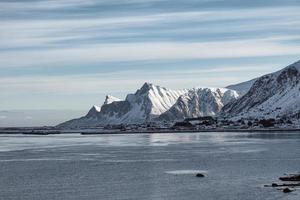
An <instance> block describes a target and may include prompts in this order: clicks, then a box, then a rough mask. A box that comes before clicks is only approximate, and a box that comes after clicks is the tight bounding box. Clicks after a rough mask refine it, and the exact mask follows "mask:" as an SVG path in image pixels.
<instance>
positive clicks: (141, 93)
mask: <svg viewBox="0 0 300 200" xmlns="http://www.w3.org/2000/svg"><path fill="white" fill-rule="evenodd" d="M186 92H187V90H170V89H167V88H164V87H159V86H155V85H153V84H150V83H145V84H144V85H143V86H142V87H141V88H140V89H139V90H137V91H136V93H134V94H129V95H127V97H126V99H125V100H124V101H120V100H116V99H114V101H113V102H111V103H108V102H109V101H105V103H104V104H103V106H102V107H101V109H100V111H99V112H98V110H97V109H96V108H95V107H93V108H92V109H91V110H90V111H89V113H88V114H87V115H86V116H84V117H82V118H79V119H74V120H71V121H68V122H65V123H63V124H61V125H60V126H64V127H80V126H95V125H99V124H120V123H140V122H145V121H150V120H152V119H153V118H156V117H158V116H159V115H161V114H162V113H164V112H166V111H167V110H168V109H169V108H170V107H171V106H173V105H174V103H175V102H176V100H177V99H178V98H179V96H180V95H182V94H184V93H186ZM111 99H112V98H111Z"/></svg>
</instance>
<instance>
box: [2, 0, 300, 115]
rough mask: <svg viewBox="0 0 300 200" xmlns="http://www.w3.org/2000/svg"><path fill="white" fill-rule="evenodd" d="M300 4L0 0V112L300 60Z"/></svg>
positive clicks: (239, 76) (244, 73)
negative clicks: (151, 83) (149, 84)
mask: <svg viewBox="0 0 300 200" xmlns="http://www.w3.org/2000/svg"><path fill="white" fill-rule="evenodd" d="M299 10H300V2H299V0H285V1H282V0H264V1H262V0H248V1H246V0H243V1H241V0H122V1H121V0H1V2H0V63H1V65H0V71H1V73H0V110H11V109H72V110H87V109H89V108H90V107H91V106H92V105H93V104H101V103H102V102H103V100H104V99H103V98H104V96H105V95H106V94H112V95H114V96H117V97H120V98H124V96H125V94H126V93H128V92H134V91H135V90H136V89H137V88H139V87H140V86H141V85H142V84H143V82H146V81H147V82H153V83H154V84H157V85H162V86H165V87H169V88H172V89H177V88H178V89H180V88H191V87H195V86H212V87H225V86H226V85H228V84H233V83H238V82H242V81H246V80H249V79H251V78H255V77H257V76H260V75H262V74H265V73H269V72H273V71H275V70H278V69H280V68H282V67H284V66H286V65H288V64H290V63H292V62H294V61H296V60H299V59H300V56H299V55H300V34H299V33H300V12H299ZM0 120H1V119H0Z"/></svg>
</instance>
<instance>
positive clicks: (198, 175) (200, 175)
mask: <svg viewBox="0 0 300 200" xmlns="http://www.w3.org/2000/svg"><path fill="white" fill-rule="evenodd" d="M196 177H199V178H203V177H205V175H204V174H202V173H197V174H196Z"/></svg>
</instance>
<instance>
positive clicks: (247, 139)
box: [0, 133, 300, 200]
mask: <svg viewBox="0 0 300 200" xmlns="http://www.w3.org/2000/svg"><path fill="white" fill-rule="evenodd" d="M298 171H300V134H297V133H173V134H172V133H168V134H128V135H126V134H124V135H85V136H83V135H77V134H62V135H49V136H30V135H0V199H1V200H2V199H3V200H57V199H63V200H79V199H80V200H81V199H84V200H86V199H87V200H96V199H101V200H102V199H112V200H119V199H124V200H125V199H126V200H144V199H146V200H147V199H153V200H161V199H164V200H165V199H170V200H185V199H187V200H189V199H191V200H193V199H203V200H210V199H218V200H223V199H224V200H225V199H226V200H235V199H239V200H253V199H261V200H268V199H270V200H271V199H272V200H274V199H300V188H298V189H296V191H294V192H293V193H290V194H284V193H282V192H281V191H278V190H277V189H275V188H266V187H263V186H264V185H265V184H271V183H272V182H278V177H279V176H281V175H283V174H284V173H294V172H298ZM197 172H201V173H205V174H206V177H205V178H197V177H195V174H196V173H197Z"/></svg>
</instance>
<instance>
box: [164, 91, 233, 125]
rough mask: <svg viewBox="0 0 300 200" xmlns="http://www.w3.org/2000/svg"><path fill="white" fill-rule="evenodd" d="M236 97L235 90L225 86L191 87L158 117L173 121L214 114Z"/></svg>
mask: <svg viewBox="0 0 300 200" xmlns="http://www.w3.org/2000/svg"><path fill="white" fill-rule="evenodd" d="M238 97H239V95H238V93H237V92H236V91H234V90H230V89H225V88H197V89H192V90H189V91H188V92H187V93H186V94H184V95H181V96H180V97H179V98H178V99H177V101H176V103H175V104H174V105H173V106H172V107H171V108H170V109H169V110H168V111H166V112H165V113H163V114H162V115H161V116H160V117H159V119H161V120H169V121H170V120H171V121H174V120H183V119H185V118H190V117H200V116H215V115H217V114H218V113H219V112H220V111H221V109H222V108H223V106H224V105H226V104H227V103H229V102H232V101H233V100H236V99H237V98H238Z"/></svg>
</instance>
